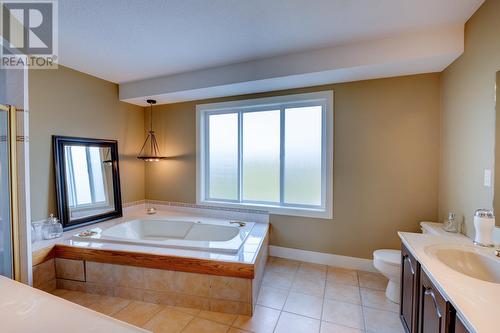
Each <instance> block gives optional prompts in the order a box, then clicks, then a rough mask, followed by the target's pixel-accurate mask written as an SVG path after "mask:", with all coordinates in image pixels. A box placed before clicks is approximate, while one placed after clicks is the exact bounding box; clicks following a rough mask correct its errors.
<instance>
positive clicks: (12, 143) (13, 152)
mask: <svg viewBox="0 0 500 333" xmlns="http://www.w3.org/2000/svg"><path fill="white" fill-rule="evenodd" d="M0 110H1V111H6V112H7V119H8V120H7V151H8V152H7V154H8V157H9V163H8V165H9V167H8V175H9V176H8V183H9V208H10V214H9V215H10V221H9V222H8V223H10V239H11V243H10V246H11V248H12V262H11V265H12V278H13V279H14V280H17V281H19V280H20V279H21V257H20V242H19V210H18V209H19V207H18V193H17V191H18V188H17V185H18V177H17V164H16V163H17V147H16V144H17V121H16V117H17V115H16V112H17V110H16V107H15V106H12V105H3V104H0Z"/></svg>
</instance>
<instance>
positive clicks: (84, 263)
mask: <svg viewBox="0 0 500 333" xmlns="http://www.w3.org/2000/svg"><path fill="white" fill-rule="evenodd" d="M262 230H263V231H265V232H263V233H262V237H261V238H260V239H258V238H255V239H254V242H253V243H252V242H250V243H251V244H248V245H246V246H247V248H246V249H242V250H241V251H240V252H239V253H238V255H235V256H233V255H224V254H216V253H208V252H207V253H205V256H206V257H205V258H203V257H201V255H199V256H197V257H190V256H179V255H172V254H168V253H165V252H164V253H162V251H158V249H157V248H152V251H151V252H143V248H141V251H133V250H131V248H130V247H126V246H123V247H124V249H120V248H119V246H120V244H113V245H112V246H111V245H109V244H108V245H109V246H99V244H98V245H97V246H96V244H92V245H89V244H88V243H85V244H83V243H81V242H80V243H76V242H72V241H71V240H62V241H61V242H59V243H56V244H52V245H50V246H47V247H45V248H40V249H38V250H37V251H35V252H33V286H34V287H36V288H39V289H43V290H45V291H52V290H54V289H55V288H60V289H68V290H75V291H82V292H86V293H94V294H100V295H109V296H117V297H122V298H126V299H133V300H141V301H146V302H153V303H158V304H165V305H176V306H184V307H192V308H197V309H202V310H210V311H217V312H226V313H235V314H245V315H251V314H252V313H253V308H254V307H255V305H256V301H257V295H258V292H259V289H260V284H261V282H262V277H263V274H264V268H265V263H266V261H267V256H268V238H269V237H268V225H266V226H265V228H264V229H262ZM257 239H258V242H257V241H256V240H257ZM101 245H102V244H101ZM103 247H104V248H103ZM245 251H247V252H245ZM158 252H160V253H158ZM166 252H168V251H166ZM174 253H175V251H174ZM212 256H214V257H215V258H216V259H212V258H211V257H212ZM237 258H239V259H238V260H235V259H237Z"/></svg>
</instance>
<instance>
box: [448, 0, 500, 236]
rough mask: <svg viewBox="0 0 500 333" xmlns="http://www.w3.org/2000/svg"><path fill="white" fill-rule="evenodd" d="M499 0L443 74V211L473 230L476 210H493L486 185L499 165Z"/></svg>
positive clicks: (477, 19) (473, 26) (479, 15)
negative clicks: (485, 180)
mask: <svg viewBox="0 0 500 333" xmlns="http://www.w3.org/2000/svg"><path fill="white" fill-rule="evenodd" d="M499 18H500V1H498V0H487V1H486V2H485V3H484V4H483V5H482V6H481V8H479V10H478V11H477V12H476V13H475V14H474V15H473V16H472V17H471V19H470V20H469V21H468V22H467V24H466V26H465V52H464V54H463V55H462V56H461V57H460V58H459V59H457V60H456V61H455V62H454V63H453V64H452V65H450V66H449V67H448V68H447V69H446V70H445V71H444V72H443V73H442V80H441V90H442V121H441V122H442V131H441V145H442V158H441V170H440V195H439V213H440V214H439V215H440V216H441V217H444V216H445V215H446V214H447V212H448V211H454V212H455V213H456V214H457V216H459V217H464V218H465V227H466V228H465V231H466V233H467V235H469V236H471V235H472V234H473V226H472V215H473V214H474V210H476V209H477V208H483V207H484V208H492V204H493V189H492V188H488V187H484V186H483V172H484V169H487V168H489V169H492V168H493V166H494V149H495V75H496V72H497V71H498V70H499V69H500V40H499V36H500V19H499Z"/></svg>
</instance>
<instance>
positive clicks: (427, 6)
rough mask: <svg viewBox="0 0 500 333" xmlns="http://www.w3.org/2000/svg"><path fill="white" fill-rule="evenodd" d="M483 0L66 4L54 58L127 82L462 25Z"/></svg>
mask: <svg viewBox="0 0 500 333" xmlns="http://www.w3.org/2000/svg"><path fill="white" fill-rule="evenodd" d="M483 1H484V0H84V1H82V0H63V1H59V36H60V44H59V50H60V63H61V64H62V65H65V66H68V67H71V68H74V69H77V70H79V71H82V72H85V73H88V74H91V75H94V76H97V77H100V78H103V79H106V80H109V81H112V82H117V83H126V82H130V81H138V80H144V79H149V78H153V77H159V76H168V75H172V74H178V73H184V72H192V71H197V70H201V69H206V68H212V67H217V66H223V65H228V64H235V63H241V62H248V61H251V60H256V59H263V58H269V57H276V56H281V55H286V54H289V53H295V52H303V51H307V50H312V49H319V48H327V47H334V46H339V45H344V44H352V43H357V42H362V41H369V40H374V39H381V38H386V37H390V36H396V35H401V34H406V33H412V32H415V31H420V30H425V29H430V28H433V27H436V28H438V27H442V26H450V25H453V24H457V23H458V24H463V23H464V22H465V21H466V20H467V19H468V18H469V17H470V16H471V15H472V14H473V13H474V12H475V11H476V10H477V8H478V7H479V6H480V5H481V4H482V2H483ZM144 95H148V94H147V93H144ZM150 95H152V94H150ZM136 97H137V96H136Z"/></svg>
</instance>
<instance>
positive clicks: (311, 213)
mask: <svg viewBox="0 0 500 333" xmlns="http://www.w3.org/2000/svg"><path fill="white" fill-rule="evenodd" d="M313 105H321V106H322V111H323V115H322V148H323V149H322V163H323V165H322V172H321V174H322V181H321V188H322V190H321V192H322V193H321V201H322V204H321V206H305V205H304V206H301V205H274V204H269V203H262V202H244V203H243V202H239V201H234V202H232V201H227V200H215V199H210V198H207V197H206V195H207V189H208V175H209V172H208V160H207V155H208V140H207V135H208V121H207V120H208V116H209V115H211V114H223V113H238V117H239V121H238V127H239V130H241V126H242V121H241V119H242V114H243V113H245V112H252V111H253V112H255V111H264V110H281V112H284V110H285V108H291V107H301V106H302V107H303V106H313ZM333 105H334V104H333V91H331V90H329V91H319V92H313V93H304V94H293V95H284V96H275V97H265V98H255V99H247V100H238V101H230V102H222V103H210V104H198V105H196V202H197V203H198V204H203V205H209V206H216V207H227V208H242V209H258V210H264V211H268V212H269V213H270V214H277V215H291V216H303V217H313V218H327V219H331V218H333V144H334V143H333V129H334V126H333V121H334V118H333ZM281 119H282V120H283V117H281ZM281 126H282V130H281V140H283V139H284V131H283V126H284V124H283V121H282V125H281ZM239 141H240V142H239V149H238V150H239V154H241V145H242V143H241V139H240V140H239ZM283 161H284V156H283V153H282V154H281V157H280V165H281V168H283ZM241 162H242V161H241V156H240V160H239V164H240V166H239V168H238V174H239V176H238V178H239V184H238V191H239V197H240V198H241V195H242V186H241V182H242V179H241V178H242V177H240V168H241ZM280 174H281V180H280V194H281V195H282V194H283V193H284V181H283V174H284V173H283V172H281V173H280Z"/></svg>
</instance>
